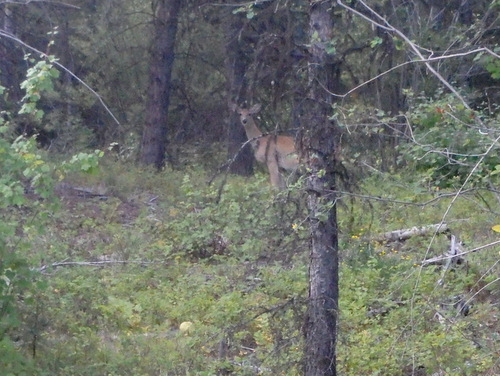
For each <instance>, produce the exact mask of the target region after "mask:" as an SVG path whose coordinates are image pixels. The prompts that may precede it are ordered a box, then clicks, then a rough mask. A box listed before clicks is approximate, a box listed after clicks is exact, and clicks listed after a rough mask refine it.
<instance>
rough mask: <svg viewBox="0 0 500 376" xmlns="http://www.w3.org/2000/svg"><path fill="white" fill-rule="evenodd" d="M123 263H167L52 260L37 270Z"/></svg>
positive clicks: (149, 262)
mask: <svg viewBox="0 0 500 376" xmlns="http://www.w3.org/2000/svg"><path fill="white" fill-rule="evenodd" d="M123 264H139V265H152V264H167V262H164V261H143V260H107V261H61V262H54V263H52V264H50V265H43V266H42V267H40V268H38V271H40V272H44V271H45V270H47V269H48V268H57V267H60V266H108V265H123Z"/></svg>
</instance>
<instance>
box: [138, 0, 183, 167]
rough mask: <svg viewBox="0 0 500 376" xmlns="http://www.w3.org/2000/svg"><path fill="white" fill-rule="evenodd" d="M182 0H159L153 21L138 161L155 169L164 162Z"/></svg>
mask: <svg viewBox="0 0 500 376" xmlns="http://www.w3.org/2000/svg"><path fill="white" fill-rule="evenodd" d="M180 4H181V0H158V1H157V2H156V9H155V10H156V11H155V16H154V21H153V26H154V30H153V33H154V37H153V44H152V46H151V66H150V83H149V89H148V100H147V104H146V118H145V122H144V128H143V133H142V144H141V162H142V163H144V164H146V165H154V166H156V167H157V168H158V169H159V168H162V167H163V166H164V164H165V153H166V147H167V130H168V122H167V121H168V105H169V102H170V90H171V87H172V84H171V80H170V78H171V75H172V66H173V64H174V58H175V55H174V47H175V37H176V34H177V17H178V14H179V8H180Z"/></svg>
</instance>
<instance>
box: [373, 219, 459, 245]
mask: <svg viewBox="0 0 500 376" xmlns="http://www.w3.org/2000/svg"><path fill="white" fill-rule="evenodd" d="M449 230H450V229H449V227H448V225H447V224H446V223H438V224H434V225H427V226H421V227H417V226H415V227H412V228H407V229H403V230H395V231H389V232H386V233H383V234H379V235H376V236H375V238H374V239H373V240H375V241H378V242H383V241H388V242H396V241H403V240H407V239H409V238H411V237H412V236H423V235H428V234H441V233H443V232H447V231H449Z"/></svg>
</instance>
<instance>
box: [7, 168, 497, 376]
mask: <svg viewBox="0 0 500 376" xmlns="http://www.w3.org/2000/svg"><path fill="white" fill-rule="evenodd" d="M207 180H208V176H207V175H206V174H205V173H204V172H203V171H200V170H195V169H193V170H191V171H189V170H187V171H182V172H181V171H175V170H170V169H166V170H165V171H163V172H161V173H159V174H158V173H153V172H152V171H147V170H142V169H139V168H136V167H133V166H129V165H125V164H120V163H117V162H111V161H104V163H103V164H102V167H101V171H100V172H99V173H98V174H95V175H92V176H90V177H89V176H85V177H84V176H83V175H81V174H80V173H74V174H69V175H68V176H67V177H66V180H65V181H64V183H63V184H60V185H58V187H57V188H56V191H57V192H58V195H59V198H60V209H58V210H54V211H53V212H52V213H51V214H50V215H49V216H48V218H47V222H46V226H45V228H44V231H43V232H41V233H38V232H37V233H32V234H31V235H30V242H29V244H31V246H30V247H23V248H22V249H19V251H20V252H22V256H23V257H24V258H25V259H26V260H28V264H29V266H30V267H31V270H32V271H33V272H34V273H35V275H34V277H33V281H34V282H36V283H34V284H32V285H29V286H26V288H24V289H20V294H19V295H18V300H19V301H18V306H19V312H20V314H19V322H20V324H19V325H16V326H14V327H13V328H12V329H11V335H10V338H14V342H15V343H14V344H15V348H17V349H18V350H19V353H21V354H25V357H24V359H28V361H29V362H30V364H31V365H30V367H32V368H31V369H30V372H31V373H28V374H37V375H166V374H168V375H186V374H196V375H215V374H232V375H256V374H260V375H271V374H279V375H300V374H302V346H303V341H302V332H301V328H302V325H303V315H304V311H305V304H306V297H307V261H308V260H307V258H308V246H309V244H308V234H307V217H306V210H305V206H304V200H303V196H302V193H300V191H291V192H283V193H279V194H278V193H277V192H275V191H273V190H272V189H270V188H269V187H268V183H267V177H266V176H260V175H257V176H256V177H252V178H238V177H229V179H228V181H227V183H225V184H223V183H222V179H221V180H218V181H217V180H216V181H215V182H214V183H213V184H211V185H208V184H207ZM83 192H87V193H88V192H93V193H94V194H92V195H91V194H87V195H85V194H83ZM359 192H360V194H359V195H358V196H357V197H356V198H354V199H351V198H352V196H345V197H343V198H342V201H341V202H340V203H339V221H340V222H339V223H340V230H341V234H340V235H341V236H340V237H341V239H340V255H341V282H340V284H341V285H340V292H341V301H340V323H339V324H340V331H339V341H338V347H337V348H338V362H339V365H338V367H339V371H340V372H341V373H342V374H343V375H399V374H403V375H404V374H411V370H418V369H420V368H422V369H426V370H427V372H428V373H429V374H433V373H434V374H443V375H444V374H446V375H478V374H481V375H493V374H497V373H498V372H499V367H500V365H499V364H498V360H497V359H498V355H499V354H498V349H497V348H496V347H495V346H496V345H495V344H496V343H498V339H499V338H498V337H499V332H498V327H499V326H498V324H499V323H498V299H499V295H500V292H499V284H498V281H496V278H498V273H499V270H498V266H497V264H498V249H497V248H496V249H495V248H491V249H489V250H487V251H484V252H478V253H475V254H473V255H471V256H470V257H467V259H468V261H469V263H468V264H467V265H459V266H457V267H456V268H454V269H453V270H449V271H447V272H444V271H443V268H442V266H439V265H438V266H428V267H422V266H421V265H420V264H421V262H422V260H423V259H425V258H429V257H431V256H435V255H438V254H441V253H444V252H446V247H447V246H448V244H449V241H448V240H447V238H446V236H445V235H437V236H436V238H435V239H434V240H433V241H432V242H431V238H432V234H430V235H429V236H426V237H415V238H412V239H410V240H408V241H406V242H399V243H384V242H382V243H380V242H375V241H373V240H372V239H373V237H374V236H375V235H376V234H379V233H382V232H387V231H390V230H396V229H402V228H409V227H412V226H422V225H427V224H433V223H439V222H440V221H441V220H442V215H443V213H444V212H445V211H446V208H447V207H448V205H450V203H451V200H452V197H447V196H443V197H442V198H441V199H436V200H434V198H436V197H437V196H438V195H440V194H442V192H441V191H432V190H417V191H412V190H408V187H404V186H400V187H398V186H394V185H393V180H391V179H390V177H389V176H372V177H369V178H367V179H366V180H365V181H364V183H363V185H362V186H361V187H360V188H359ZM408 192H410V193H408ZM361 196H362V197H361ZM369 196H370V197H372V198H373V197H377V199H376V200H373V199H371V200H369V199H368V197H369ZM350 197H351V198H350ZM422 202H428V204H427V205H420V204H419V203H422ZM484 202H488V203H489V205H490V207H489V208H487V207H485V205H484ZM496 206H497V204H495V201H494V200H493V198H491V197H489V193H488V192H470V193H469V194H467V195H464V196H462V197H461V198H459V199H458V200H456V202H455V203H454V204H453V207H452V210H451V211H450V213H449V215H448V217H447V218H446V221H447V222H448V223H449V225H450V228H451V229H452V232H453V234H455V235H456V236H458V237H460V238H463V239H466V240H467V243H468V244H467V248H469V249H470V248H473V247H476V246H479V245H482V244H486V243H488V242H490V241H492V240H493V239H494V233H493V232H492V231H491V230H490V228H491V225H492V224H495V221H496V213H495V211H494V209H492V208H496ZM478 208H480V209H481V210H480V212H479V213H478ZM18 214H19V215H22V210H21V209H20V210H19V212H18ZM492 249H495V250H494V251H492ZM21 291H22V292H21ZM464 301H466V302H467V304H468V306H469V307H470V308H469V310H468V312H467V315H464V314H463V312H462V311H460V309H457V305H458V303H459V302H464ZM183 323H184V324H185V323H190V324H189V325H188V326H184V327H188V328H189V330H180V328H181V327H182V326H181V324H183ZM12 359H15V358H12ZM14 361H15V360H14ZM17 364H18V367H19V368H18V371H19V372H17V373H16V372H12V373H13V374H22V373H23V371H22V369H23V368H22V366H21V361H19V363H17ZM11 366H12V365H11ZM12 367H14V366H12ZM12 367H11V368H12ZM20 370H21V371H20ZM409 370H410V371H409ZM405 372H406V373H405ZM408 372H410V373H408ZM439 372H440V373H439Z"/></svg>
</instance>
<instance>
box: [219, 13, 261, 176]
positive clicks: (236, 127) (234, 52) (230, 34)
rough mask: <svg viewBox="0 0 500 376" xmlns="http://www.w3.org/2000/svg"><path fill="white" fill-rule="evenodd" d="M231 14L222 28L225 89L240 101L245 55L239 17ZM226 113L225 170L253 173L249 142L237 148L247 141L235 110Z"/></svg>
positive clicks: (238, 102) (235, 99)
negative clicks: (226, 162) (227, 165)
mask: <svg viewBox="0 0 500 376" xmlns="http://www.w3.org/2000/svg"><path fill="white" fill-rule="evenodd" d="M231 16H232V17H230V19H231V22H229V23H228V24H227V25H226V28H225V33H226V60H225V69H226V75H227V90H228V93H229V98H230V99H231V101H232V102H235V103H237V104H241V103H240V102H241V100H242V99H243V98H244V97H245V96H246V91H247V87H248V85H247V82H246V78H245V73H246V71H247V68H248V61H247V60H248V56H247V55H246V53H245V51H243V49H242V47H241V43H242V42H241V38H242V28H243V27H244V25H243V22H242V20H241V18H240V16H233V15H231ZM229 107H231V106H229ZM229 114H230V115H229V125H228V133H227V142H228V143H227V151H228V157H229V160H232V159H233V158H234V161H233V163H232V164H231V166H229V171H230V172H231V173H233V174H238V175H243V176H249V175H251V174H252V173H253V165H254V163H253V162H254V158H253V153H252V150H251V147H250V145H249V144H247V145H246V146H245V147H244V148H243V149H241V145H242V144H243V143H244V142H246V141H247V137H246V134H245V130H244V128H243V127H242V125H241V123H240V121H239V119H238V116H237V115H236V113H235V112H233V111H232V110H231V109H229Z"/></svg>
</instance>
